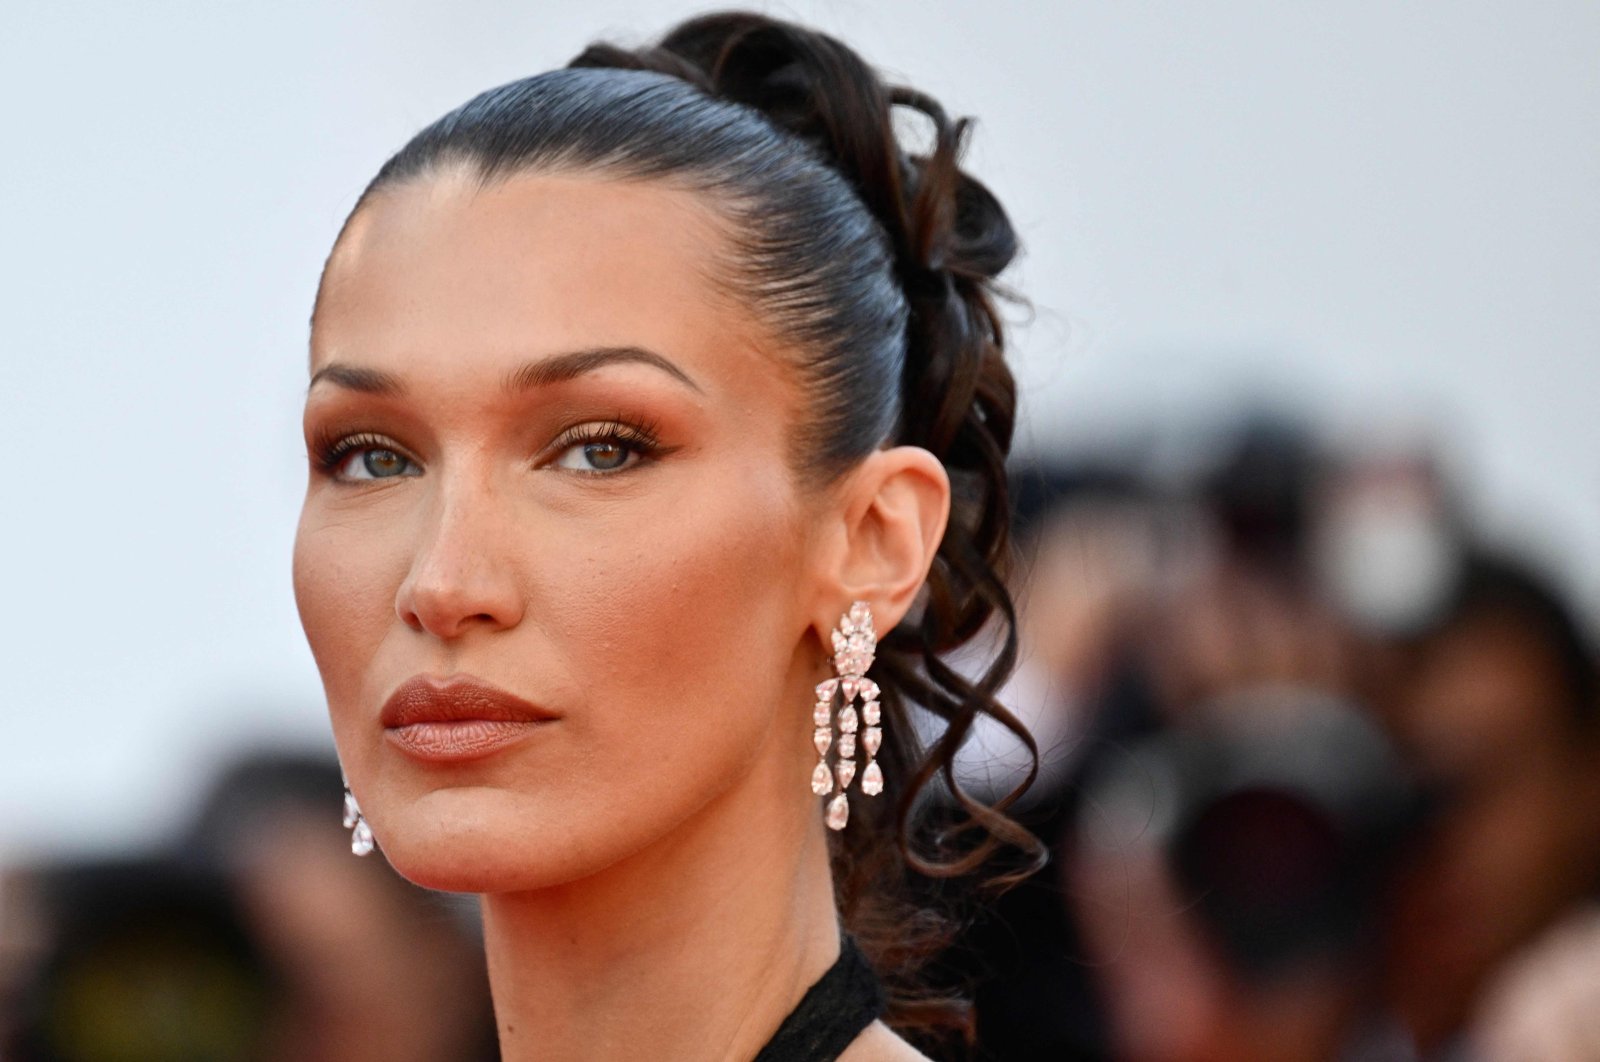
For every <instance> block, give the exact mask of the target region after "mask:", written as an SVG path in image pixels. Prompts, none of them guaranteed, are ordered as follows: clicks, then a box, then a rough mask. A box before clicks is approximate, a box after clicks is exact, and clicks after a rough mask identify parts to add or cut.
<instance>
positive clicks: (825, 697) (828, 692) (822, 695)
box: [817, 678, 839, 701]
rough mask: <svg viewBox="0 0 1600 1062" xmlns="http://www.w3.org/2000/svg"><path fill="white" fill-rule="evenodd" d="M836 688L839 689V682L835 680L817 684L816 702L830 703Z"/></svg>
mask: <svg viewBox="0 0 1600 1062" xmlns="http://www.w3.org/2000/svg"><path fill="white" fill-rule="evenodd" d="M838 688H839V680H838V679H836V678H831V679H829V680H828V681H826V682H819V683H817V700H819V701H831V700H833V693H834V691H835V690H837V689H838Z"/></svg>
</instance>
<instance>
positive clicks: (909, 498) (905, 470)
mask: <svg viewBox="0 0 1600 1062" xmlns="http://www.w3.org/2000/svg"><path fill="white" fill-rule="evenodd" d="M841 501H842V503H843V512H842V514H841V515H842V517H843V527H842V529H841V530H842V533H843V534H842V543H841V546H842V548H841V549H840V550H839V551H838V555H837V560H836V570H835V571H833V572H832V573H830V574H831V579H830V580H829V581H830V582H831V583H832V584H833V585H832V586H831V587H829V588H828V591H827V592H826V593H825V594H824V596H825V597H826V598H827V600H826V601H825V602H819V608H820V610H821V611H820V612H819V614H818V616H817V617H816V620H817V621H818V622H820V623H821V624H822V626H821V627H819V630H821V631H826V630H827V629H828V627H829V626H830V625H831V624H832V623H833V622H834V621H835V620H836V619H837V618H838V613H839V609H840V608H841V607H842V606H841V605H840V602H845V603H848V602H851V601H867V602H870V603H871V606H872V610H873V613H874V614H875V615H876V616H877V617H878V628H879V630H881V631H887V630H889V629H891V628H893V627H894V625H895V624H897V623H899V622H900V620H901V618H902V617H904V616H905V614H906V612H907V611H908V610H909V609H910V608H911V603H912V601H913V600H914V599H915V598H916V595H917V591H918V590H919V589H921V587H922V583H923V580H925V579H926V578H927V576H928V569H929V568H930V567H931V566H932V564H933V558H934V555H935V554H936V553H937V552H938V549H939V543H940V541H941V540H942V539H943V537H944V528H945V523H946V521H947V520H948V519H949V515H950V477H949V476H948V475H947V474H946V473H945V470H944V465H942V464H940V462H939V459H938V458H937V457H935V456H933V454H931V453H929V452H928V451H927V450H924V449H922V448H921V447H918V446H895V447H891V448H889V449H887V450H878V451H875V452H874V453H872V454H869V455H868V456H867V458H866V459H865V460H863V461H862V462H861V464H860V465H858V466H857V467H856V468H855V469H854V470H853V471H852V472H851V473H850V475H849V478H848V481H847V482H846V484H845V485H844V493H843V496H842V498H841Z"/></svg>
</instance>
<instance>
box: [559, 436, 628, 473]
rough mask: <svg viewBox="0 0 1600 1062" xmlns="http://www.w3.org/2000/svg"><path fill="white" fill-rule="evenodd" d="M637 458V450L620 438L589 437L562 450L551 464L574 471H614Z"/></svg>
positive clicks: (626, 465)
mask: <svg viewBox="0 0 1600 1062" xmlns="http://www.w3.org/2000/svg"><path fill="white" fill-rule="evenodd" d="M638 460H639V451H638V450H636V449H635V448H634V447H632V446H630V445H629V444H627V443H625V442H623V441H622V440H621V439H591V440H589V441H587V442H580V443H573V444H572V445H571V446H569V447H567V448H566V449H565V450H562V451H561V453H559V454H557V455H556V459H555V461H553V462H552V464H554V465H555V466H556V467H557V468H566V469H571V470H572V471H574V472H615V471H617V470H619V469H623V468H627V467H628V466H629V465H632V464H634V463H636V462H637V461H638Z"/></svg>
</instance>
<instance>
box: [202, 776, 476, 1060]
mask: <svg viewBox="0 0 1600 1062" xmlns="http://www.w3.org/2000/svg"><path fill="white" fill-rule="evenodd" d="M342 792H343V785H342V783H341V781H340V778H339V770H338V767H337V765H336V764H335V763H334V762H333V761H332V759H331V758H329V757H322V756H308V755H300V754H296V753H284V754H275V753H260V754H255V755H251V756H247V757H245V758H244V759H242V760H240V761H239V762H238V763H236V764H235V765H234V766H233V767H232V768H230V769H229V770H227V771H226V772H224V773H223V774H222V776H221V777H220V778H219V779H218V781H217V783H216V784H215V786H214V788H213V790H212V794H211V796H210V798H209V799H208V800H207V801H206V802H205V805H204V807H203V809H202V811H201V813H200V815H199V816H198V819H197V821H196V824H195V826H194V828H193V830H192V831H191V836H190V839H189V842H188V843H187V844H186V845H185V849H186V851H187V853H188V857H189V858H190V859H199V860H201V861H202V862H204V863H206V864H208V865H211V866H214V867H216V868H218V869H219V870H220V872H221V873H222V874H223V876H224V877H225V879H226V880H227V881H228V882H229V883H230V886H231V888H232V891H233V893H234V895H235V896H236V897H237V898H238V902H239V904H240V908H241V910H242V912H243V915H244V918H245V922H246V926H247V929H248V932H249V934H250V936H251V938H252V940H253V941H254V942H255V944H256V947H257V948H259V950H260V952H261V954H262V958H263V961H264V962H265V964H266V966H267V968H268V969H269V970H270V972H271V973H272V975H273V978H274V981H275V984H276V986H277V991H276V992H275V994H274V1000H273V1007H272V1009H271V1012H270V1013H269V1015H268V1020H267V1023H266V1026H265V1029H264V1031H263V1041H262V1057H265V1058H270V1059H282V1060H284V1062H289V1060H291V1059H292V1060H295V1062H466V1060H470V1059H492V1058H495V1057H497V1051H496V1050H495V1037H494V1024H493V1021H494V1019H493V1014H492V1012H491V1009H490V1004H489V988H488V981H487V978H486V977H485V976H484V972H483V950H482V945H481V942H480V940H479V938H478V935H477V930H476V922H475V919H476V912H475V910H473V909H472V908H471V907H463V906H462V905H461V904H460V903H458V902H455V900H454V898H452V897H448V896H445V895H444V894H439V893H431V892H428V891H426V890H424V889H419V888H417V887H416V886H414V885H412V884H411V883H410V882H407V881H406V880H405V879H403V878H401V877H400V876H399V875H398V874H396V873H394V871H393V870H391V869H390V868H389V867H388V866H387V865H385V864H383V863H376V862H368V861H364V860H357V859H351V858H349V853H348V848H347V846H346V845H345V844H343V843H341V842H342V841H343V838H344V834H343V831H342V829H341V826H340V823H339V820H338V818H337V816H335V815H331V814H330V813H329V811H328V809H329V808H330V807H337V805H338V800H339V798H340V795H341V794H342Z"/></svg>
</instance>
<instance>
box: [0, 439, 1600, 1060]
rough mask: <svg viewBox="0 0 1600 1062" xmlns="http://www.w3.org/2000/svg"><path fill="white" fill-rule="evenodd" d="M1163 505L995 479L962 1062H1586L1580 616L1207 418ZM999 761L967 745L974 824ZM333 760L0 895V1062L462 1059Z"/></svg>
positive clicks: (1150, 474)
mask: <svg viewBox="0 0 1600 1062" xmlns="http://www.w3.org/2000/svg"><path fill="white" fill-rule="evenodd" d="M1222 439H1223V442H1222V445H1219V446H1216V447H1214V448H1212V450H1211V451H1209V452H1210V454H1211V456H1210V459H1208V460H1196V461H1193V462H1191V463H1190V464H1189V467H1188V470H1187V471H1186V472H1185V473H1184V474H1181V475H1174V474H1173V473H1172V472H1171V470H1170V468H1169V469H1166V470H1164V471H1158V470H1157V469H1156V467H1155V466H1154V464H1153V463H1152V462H1149V461H1145V460H1141V459H1140V458H1139V457H1138V455H1137V454H1133V455H1130V454H1128V453H1123V454H1121V456H1118V457H1116V458H1110V457H1108V458H1105V459H1100V460H1077V461H1074V462H1072V463H1066V462H1059V463H1051V462H1049V461H1037V460H1036V461H1033V462H1030V463H1028V464H1027V465H1025V466H1019V467H1018V468H1017V469H1016V471H1015V485H1014V487H1015V495H1016V498H1015V509H1016V521H1017V542H1018V557H1019V564H1018V566H1017V571H1016V575H1015V580H1016V586H1015V591H1016V595H1017V599H1018V604H1019V619H1020V622H1019V637H1020V640H1021V665H1020V667H1019V669H1018V671H1017V673H1016V675H1015V676H1014V677H1013V678H1012V680H1011V682H1010V683H1009V684H1008V686H1007V687H1006V688H1005V690H1004V691H1003V700H1004V701H1005V703H1006V704H1007V705H1008V706H1009V707H1010V709H1011V710H1012V711H1013V712H1014V713H1015V714H1016V715H1017V716H1018V717H1019V718H1021V719H1022V720H1023V721H1024V722H1025V723H1026V724H1027V725H1028V727H1029V729H1030V731H1031V732H1032V733H1033V734H1034V735H1035V738H1036V740H1037V743H1038V746H1039V752H1040V765H1041V770H1040V775H1039V778H1038V780H1037V782H1036V784H1035V785H1034V786H1033V787H1032V788H1031V790H1030V791H1029V792H1028V794H1027V796H1026V798H1025V799H1024V801H1023V802H1022V803H1021V804H1020V805H1018V806H1017V807H1016V808H1015V809H1014V814H1016V815H1017V816H1018V817H1019V818H1021V819H1022V820H1023V821H1024V822H1025V824H1026V825H1027V826H1028V827H1029V828H1030V829H1032V830H1034V831H1035V833H1036V834H1037V836H1038V837H1039V839H1040V840H1041V841H1042V842H1043V843H1044V844H1045V845H1046V846H1047V847H1048V848H1049V851H1050V854H1051V860H1050V863H1049V865H1048V866H1047V867H1046V869H1045V870H1044V871H1042V872H1041V873H1040V874H1038V875H1036V876H1034V877H1033V878H1031V879H1030V880H1029V881H1028V882H1026V883H1025V884H1024V885H1022V886H1021V887H1019V888H1016V889H1014V890H1012V891H1011V892H1009V893H1006V894H1005V895H1004V896H1003V897H1001V898H1000V899H999V900H997V901H995V902H992V903H989V904H986V905H984V906H983V907H981V908H978V909H977V913H976V915H975V916H974V918H973V919H972V921H971V923H970V924H969V925H968V926H967V927H966V928H965V930H964V931H963V932H962V935H961V936H960V938H959V940H958V942H957V945H956V947H955V948H954V949H953V951H952V953H951V956H950V958H949V960H948V962H947V963H946V964H944V966H942V967H941V971H942V973H941V976H949V977H952V978H954V979H956V980H960V981H964V982H966V983H969V984H974V985H976V986H977V988H976V1004H977V1009H976V1014H977V1021H978V1036H979V1049H980V1051H981V1053H982V1055H983V1057H985V1058H989V1059H997V1060H1008V1062H1010V1060H1019V1062H1027V1060H1033V1059H1040V1060H1043V1059H1050V1060H1058V1062H1060V1060H1065V1062H1071V1060H1079V1059H1083V1060H1091V1059H1092V1060H1129V1062H1158V1060H1159V1062H1166V1060H1172V1062H1179V1060H1184V1062H1189V1060H1193V1062H1201V1060H1206V1062H1211V1060H1216V1062H1221V1060H1236V1062H1237V1060H1244V1062H1251V1060H1272V1062H1296V1060H1302V1059H1303V1060H1336V1062H1344V1060H1358V1062H1365V1060H1370V1062H1391V1060H1392V1062H1406V1060H1411V1062H1471V1060H1480V1062H1500V1060H1505V1062H1539V1060H1552V1062H1553V1060H1558V1059H1559V1060H1583V1059H1594V1060H1600V763H1597V759H1596V753H1597V751H1600V691H1597V683H1600V679H1597V665H1596V659H1595V651H1594V647H1593V644H1592V642H1591V640H1590V638H1589V636H1588V634H1587V632H1586V623H1585V618H1584V616H1583V615H1582V614H1581V611H1580V610H1579V609H1577V608H1576V607H1575V605H1574V603H1573V602H1572V601H1571V600H1569V597H1570V595H1569V592H1568V590H1567V589H1566V588H1564V587H1563V586H1561V585H1560V584H1559V582H1558V581H1557V580H1555V579H1553V578H1551V577H1550V576H1549V575H1548V574H1546V573H1544V572H1542V571H1540V570H1539V567H1538V565H1536V564H1535V563H1533V562H1532V561H1531V560H1530V559H1528V558H1526V557H1523V556H1519V555H1518V554H1517V553H1516V551H1515V550H1513V549H1510V548H1508V547H1506V546H1505V545H1504V544H1501V543H1494V542H1490V541H1486V540H1485V538H1484V536H1483V535H1482V534H1480V533H1479V532H1478V531H1477V529H1475V528H1474V527H1473V526H1472V525H1471V522H1470V521H1469V520H1468V519H1467V517H1466V516H1465V512H1464V507H1463V505H1462V504H1461V503H1460V500H1459V485H1458V484H1454V483H1452V482H1449V481H1448V477H1447V476H1446V475H1445V474H1444V473H1443V472H1442V471H1441V466H1440V464H1439V462H1438V461H1437V460H1436V459H1435V457H1434V455H1432V454H1430V453H1429V452H1428V451H1427V449H1426V448H1425V447H1423V446H1420V445H1412V446H1407V447H1398V446H1390V447H1367V448H1364V449H1354V448H1350V447H1348V446H1346V447H1343V448H1341V447H1336V446H1331V445H1329V444H1327V442H1326V441H1324V440H1321V439H1319V438H1318V437H1317V436H1316V435H1315V434H1314V433H1313V432H1311V431H1310V430H1309V429H1308V428H1307V427H1305V426H1304V425H1302V424H1299V423H1297V422H1295V421H1294V420H1292V419H1284V418H1281V417H1275V416H1272V415H1269V414H1261V415H1257V416H1251V417H1246V418H1242V419H1241V420H1239V421H1238V422H1237V423H1235V424H1233V425H1231V426H1230V428H1229V430H1228V431H1227V432H1226V433H1224V434H1223V436H1222ZM1029 759H1030V757H1029V756H1028V755H1027V753H1026V750H1025V749H1023V748H1022V747H1021V746H1020V745H1019V744H1018V743H1017V742H1016V741H1015V739H1014V738H1011V737H1010V735H1009V734H1008V733H1007V732H1005V731H1004V729H1003V728H1000V727H989V726H984V727H980V728H979V729H978V730H977V731H976V733H975V735H974V737H973V740H971V741H970V742H969V743H968V745H967V746H966V748H965V749H964V750H963V752H962V755H961V759H960V761H959V763H958V764H957V768H958V775H959V777H960V779H961V781H962V782H963V783H964V784H965V785H966V786H967V787H969V788H970V789H972V790H975V791H977V792H979V793H980V794H982V795H986V796H990V797H993V796H996V795H998V794H1000V793H1003V792H1005V791H1007V790H1008V789H1010V788H1011V787H1012V786H1014V785H1015V784H1016V782H1017V781H1018V780H1019V778H1020V777H1021V772H1023V771H1025V770H1026V764H1027V762H1028V761H1029ZM341 789H342V786H341V782H340V778H339V772H338V767H337V765H336V764H335V763H334V761H333V760H332V758H331V753H320V754H306V755H291V754H284V753H270V752H262V753H249V754H246V755H244V756H243V757H242V758H241V759H240V761H239V762H238V763H236V764H234V765H232V766H231V767H229V768H227V769H226V770H224V771H223V772H222V773H221V774H220V775H219V777H218V778H217V780H216V782H215V785H214V787H213V789H212V793H211V795H210V796H209V798H208V799H207V800H206V801H205V802H204V804H203V806H202V807H200V808H198V809H196V810H195V812H194V814H193V817H192V821H190V822H188V823H186V824H185V825H184V826H183V828H181V829H179V830H177V831H176V832H175V836H174V838H173V839H172V841H171V843H170V844H167V845H165V846H163V847H162V848H160V849H159V850H157V851H152V852H149V853H147V854H145V855H142V856H138V857H118V858H115V859H106V860H104V861H100V862H93V861H87V862H86V861H81V860H79V861H72V862H63V863H60V864H55V865H34V866H23V867H11V868H8V869H6V870H4V871H3V876H0V1058H3V1059H12V1060H17V1062H43V1060H60V1062H67V1060H82V1062H101V1060H118V1062H146V1060H152V1062H154V1060H160V1062H187V1060H196V1062H198V1060H224V1059H229V1060H231V1059H294V1060H305V1062H360V1060H366V1059H372V1060H377V1059H384V1060H401V1062H404V1060H416V1062H444V1060H471V1059H475V1058H482V1059H490V1058H494V1057H496V1053H495V1047H494V1028H493V1020H492V1014H491V1012H490V1007H489V1000H488V991H487V985H486V981H485V975H484V970H483V959H482V953H481V944H480V941H479V936H478V927H477V925H476V923H475V921H474V919H475V907H474V906H473V905H472V903H471V902H470V900H469V899H467V898H455V897H447V896H441V895H437V894H431V893H426V892H424V891H422V890H419V889H416V888H413V887H412V886H410V885H408V884H407V883H405V882H404V881H402V880H401V879H399V878H398V877H397V876H396V875H394V874H393V873H392V872H391V871H389V870H388V868H387V867H386V866H385V865H384V864H383V863H382V861H381V860H358V859H353V858H351V857H350V855H349V852H348V838H347V835H346V834H345V832H344V831H343V830H342V829H341V827H340V824H339V813H338V808H339V806H340V793H341Z"/></svg>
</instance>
